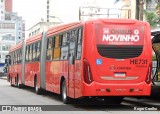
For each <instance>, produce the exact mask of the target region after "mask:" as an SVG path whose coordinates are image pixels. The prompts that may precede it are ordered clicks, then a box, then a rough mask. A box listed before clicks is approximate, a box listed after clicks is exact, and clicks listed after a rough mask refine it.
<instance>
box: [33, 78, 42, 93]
mask: <svg viewBox="0 0 160 114" xmlns="http://www.w3.org/2000/svg"><path fill="white" fill-rule="evenodd" d="M34 88H35V92H36V94H37V95H39V94H40V93H41V89H39V88H38V79H37V77H36V78H35V80H34Z"/></svg>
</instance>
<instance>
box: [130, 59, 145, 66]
mask: <svg viewBox="0 0 160 114" xmlns="http://www.w3.org/2000/svg"><path fill="white" fill-rule="evenodd" d="M130 64H143V65H144V64H147V60H146V59H131V60H130Z"/></svg>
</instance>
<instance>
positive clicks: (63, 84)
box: [61, 80, 69, 104]
mask: <svg viewBox="0 0 160 114" xmlns="http://www.w3.org/2000/svg"><path fill="white" fill-rule="evenodd" d="M61 87H62V101H63V103H64V104H67V103H69V98H68V97H67V87H66V82H65V80H64V81H63V82H62V85H61Z"/></svg>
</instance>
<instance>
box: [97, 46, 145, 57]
mask: <svg viewBox="0 0 160 114" xmlns="http://www.w3.org/2000/svg"><path fill="white" fill-rule="evenodd" d="M97 48H98V52H99V54H100V55H101V56H103V57H107V58H115V59H127V58H133V57H138V56H139V55H141V53H142V50H143V46H140V45H136V46H115V45H97Z"/></svg>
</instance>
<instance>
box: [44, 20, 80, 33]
mask: <svg viewBox="0 0 160 114" xmlns="http://www.w3.org/2000/svg"><path fill="white" fill-rule="evenodd" d="M80 24H81V21H78V22H73V23H68V24H61V25H58V26H54V27H52V28H49V29H48V32H47V36H50V35H52V34H55V33H58V32H60V31H63V30H67V29H68V28H69V29H70V28H72V27H75V26H78V25H80Z"/></svg>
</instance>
